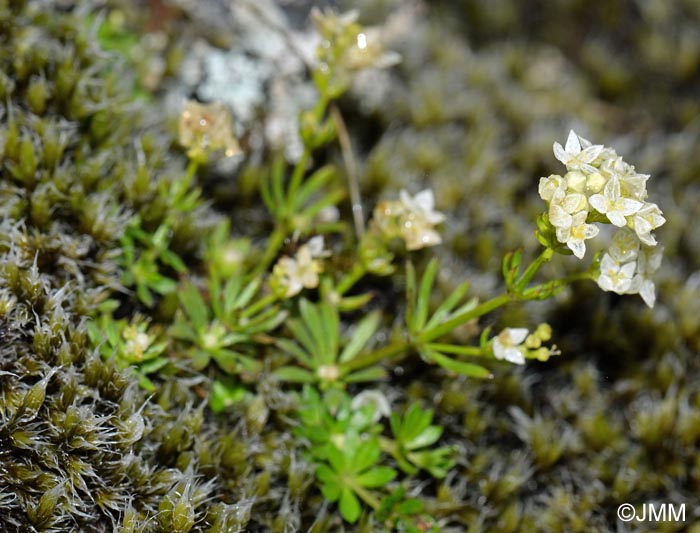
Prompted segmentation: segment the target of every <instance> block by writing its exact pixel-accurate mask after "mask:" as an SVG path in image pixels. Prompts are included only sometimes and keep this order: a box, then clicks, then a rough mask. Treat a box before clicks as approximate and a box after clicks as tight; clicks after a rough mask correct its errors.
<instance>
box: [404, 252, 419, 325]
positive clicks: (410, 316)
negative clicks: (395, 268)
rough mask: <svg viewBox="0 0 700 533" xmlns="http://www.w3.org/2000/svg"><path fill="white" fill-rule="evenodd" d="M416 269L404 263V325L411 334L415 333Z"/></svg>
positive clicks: (411, 264) (408, 263) (410, 264)
mask: <svg viewBox="0 0 700 533" xmlns="http://www.w3.org/2000/svg"><path fill="white" fill-rule="evenodd" d="M415 313H416V269H415V268H414V267H413V263H411V262H410V261H407V262H406V325H407V326H408V330H409V331H410V332H411V333H416V332H417V328H416V327H415V325H416V321H415V318H414V317H415Z"/></svg>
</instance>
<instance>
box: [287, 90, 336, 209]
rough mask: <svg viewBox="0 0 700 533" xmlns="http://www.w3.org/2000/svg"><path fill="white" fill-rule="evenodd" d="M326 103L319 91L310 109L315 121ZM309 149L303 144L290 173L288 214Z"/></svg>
mask: <svg viewBox="0 0 700 533" xmlns="http://www.w3.org/2000/svg"><path fill="white" fill-rule="evenodd" d="M328 104H329V99H328V97H327V96H326V95H325V94H323V93H321V95H320V97H319V100H318V102H317V103H316V106H315V107H314V109H313V111H312V113H313V118H314V120H315V121H316V122H320V121H321V119H322V118H323V115H324V114H325V113H326V108H327V107H328ZM311 150H312V149H311V147H310V146H308V145H305V146H304V152H303V153H302V154H301V157H300V158H299V161H297V164H296V166H295V167H294V172H293V173H292V178H291V180H290V181H289V189H288V193H287V202H288V203H287V210H288V211H290V213H287V214H288V215H289V214H291V210H292V207H291V206H292V203H293V202H294V198H295V196H296V194H297V191H298V190H299V187H300V186H301V183H302V181H303V180H304V174H305V173H306V167H307V165H308V164H309V160H310V159H311Z"/></svg>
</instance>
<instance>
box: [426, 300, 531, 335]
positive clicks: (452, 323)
mask: <svg viewBox="0 0 700 533" xmlns="http://www.w3.org/2000/svg"><path fill="white" fill-rule="evenodd" d="M515 299H517V297H516V296H513V295H512V294H509V293H504V294H501V295H500V296H496V297H495V298H491V299H490V300H487V301H485V302H484V303H482V304H479V305H477V306H476V307H474V308H472V309H469V310H468V311H465V312H464V313H460V314H458V315H457V316H455V317H453V318H451V319H449V320H447V321H445V322H443V323H442V324H440V325H439V326H436V327H434V328H432V329H430V330H428V331H427V332H426V333H424V334H423V335H421V336H420V341H421V342H430V341H432V340H433V339H437V338H438V337H442V336H443V335H446V334H447V333H449V332H450V331H452V330H454V329H455V328H457V327H459V326H461V325H462V324H466V323H467V322H469V321H470V320H473V319H475V318H478V317H480V316H483V315H485V314H486V313H490V312H491V311H493V310H494V309H498V308H499V307H502V306H503V305H505V304H507V303H509V302H511V301H513V300H515Z"/></svg>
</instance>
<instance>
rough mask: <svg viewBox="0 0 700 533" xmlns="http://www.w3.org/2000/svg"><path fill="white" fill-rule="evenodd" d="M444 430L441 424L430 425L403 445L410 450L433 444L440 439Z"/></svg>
mask: <svg viewBox="0 0 700 533" xmlns="http://www.w3.org/2000/svg"><path fill="white" fill-rule="evenodd" d="M442 431H443V429H442V428H441V427H440V426H428V427H427V428H425V429H424V430H423V431H421V432H420V435H418V436H416V437H414V438H413V439H411V440H410V441H408V442H404V443H403V445H404V446H405V447H406V449H408V450H416V449H418V448H425V447H426V446H431V445H433V444H435V443H436V442H437V441H438V439H439V438H440V436H441V435H442Z"/></svg>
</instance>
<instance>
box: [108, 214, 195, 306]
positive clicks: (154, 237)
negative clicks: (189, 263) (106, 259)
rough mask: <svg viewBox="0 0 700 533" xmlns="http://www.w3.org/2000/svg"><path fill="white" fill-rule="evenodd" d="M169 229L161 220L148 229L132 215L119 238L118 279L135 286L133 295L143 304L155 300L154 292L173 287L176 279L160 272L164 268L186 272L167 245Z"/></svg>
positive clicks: (148, 304) (176, 271) (151, 304)
mask: <svg viewBox="0 0 700 533" xmlns="http://www.w3.org/2000/svg"><path fill="white" fill-rule="evenodd" d="M170 231H171V228H170V227H169V226H168V224H162V225H160V226H159V227H158V229H156V231H155V232H153V233H148V232H146V231H144V230H143V229H142V228H141V227H140V219H139V218H138V217H135V218H133V219H132V220H131V222H130V224H129V226H128V227H127V229H126V231H125V233H124V236H123V237H122V240H121V247H122V256H121V263H122V265H123V267H124V274H123V276H122V283H123V284H124V285H125V286H127V287H135V288H136V295H137V296H138V298H139V300H140V301H141V303H143V304H144V305H145V306H146V307H153V305H154V304H155V299H154V296H153V295H154V293H155V294H159V295H161V296H165V295H167V294H172V293H173V292H174V291H175V289H176V288H177V282H176V281H175V280H174V279H172V278H171V277H169V276H167V275H165V274H164V273H163V272H164V270H165V269H167V268H169V269H172V270H173V271H174V272H175V273H179V274H184V273H185V272H187V267H186V266H185V264H184V263H183V262H182V259H180V258H179V257H178V256H177V255H176V254H175V253H174V252H172V251H171V250H170V249H169V248H168V245H169V234H170Z"/></svg>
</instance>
